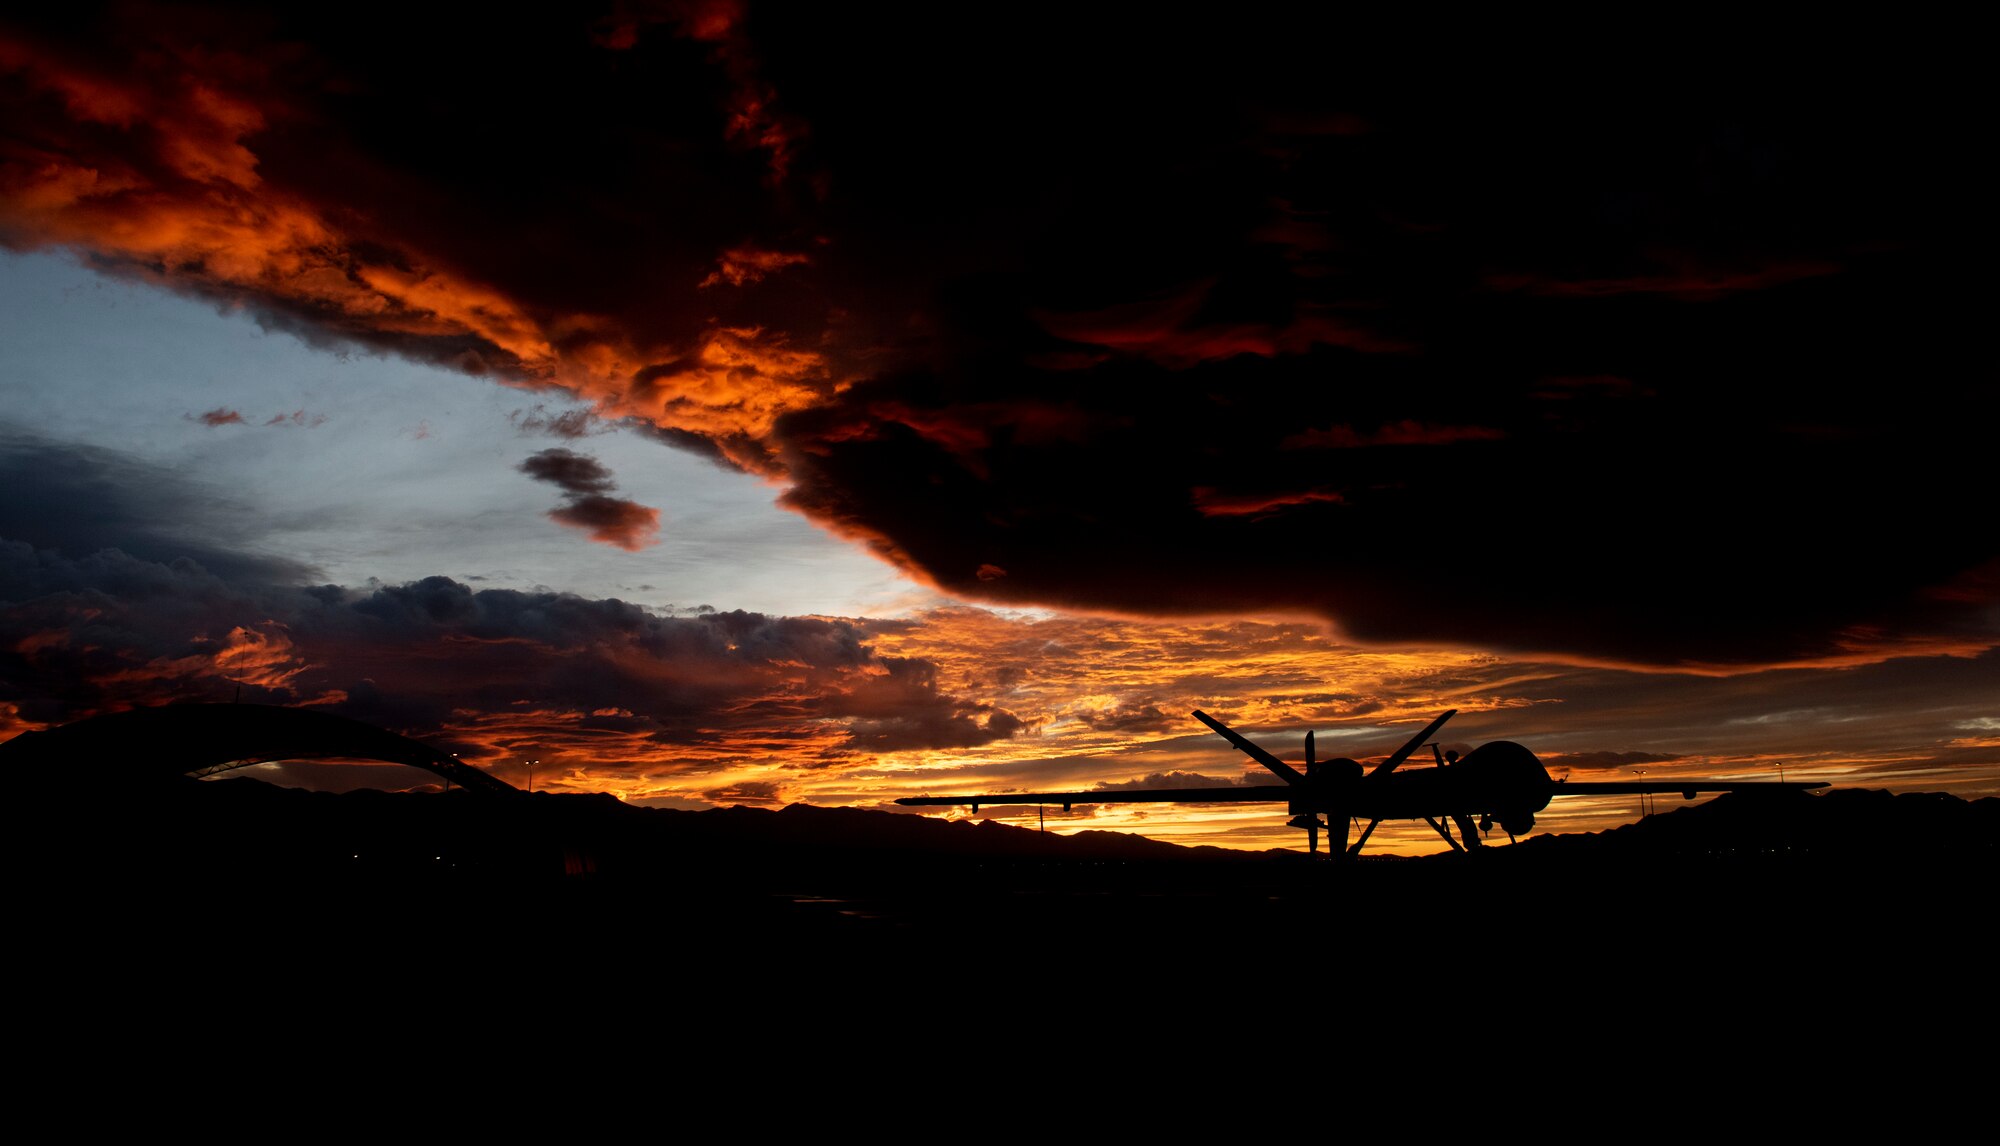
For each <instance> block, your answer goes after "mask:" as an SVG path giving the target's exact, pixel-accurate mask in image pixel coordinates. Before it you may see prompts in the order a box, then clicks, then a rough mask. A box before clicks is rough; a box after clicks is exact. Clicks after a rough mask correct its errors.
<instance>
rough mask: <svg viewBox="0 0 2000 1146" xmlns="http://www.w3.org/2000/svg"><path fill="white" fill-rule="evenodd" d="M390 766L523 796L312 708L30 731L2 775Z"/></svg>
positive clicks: (264, 708)
mask: <svg viewBox="0 0 2000 1146" xmlns="http://www.w3.org/2000/svg"><path fill="white" fill-rule="evenodd" d="M329 759H340V760H383V761H387V762H390V763H394V764H407V765H409V766H410V767H412V768H421V769H423V770H424V771H426V772H429V773H431V774H433V775H435V776H438V777H440V778H442V779H444V780H446V781H449V782H450V783H453V784H457V785H459V786H460V787H463V788H464V789H466V790H467V791H469V792H485V793H502V792H518V791H520V789H519V788H516V787H514V786H513V785H512V784H509V783H507V782H506V781H505V780H502V779H499V778H498V777H496V776H492V775H489V774H487V773H485V772H482V771H480V770H479V769H477V768H474V767H473V766H472V765H470V764H466V763H464V762H462V761H460V760H458V759H457V758H456V757H453V756H450V755H447V754H446V753H443V752H439V751H437V750H436V749H434V748H431V747H429V746H427V745H424V744H421V743H419V742H417V741H415V740H412V739H410V738H409V737H407V736H398V735H397V734H395V733H393V732H389V731H387V730H385V729H381V728H377V727H375V726H374V725H372V724H364V723H362V722H361V721H358V720H350V719H348V718H347V717H344V716H335V715H333V714H332V713H330V712H317V711H314V710H312V709H306V708H280V707H277V706H275V705H268V704H170V705H163V706H160V707H157V708H135V709H132V710H131V711H129V712H113V713H107V714H105V715H103V716H93V717H89V718H87V719H84V720H79V721H76V722H74V723H72V724H65V725H62V726H61V727H59V728H50V729H46V730H44V731H41V732H24V733H22V734H21V735H19V736H16V737H14V738H13V739H12V740H9V741H7V742H5V743H4V744H0V775H5V776H6V777H7V778H8V779H9V780H11V781H14V782H17V783H18V782H22V781H32V780H37V779H39V780H43V781H45V782H46V781H49V780H59V779H60V778H61V773H62V771H63V770H64V769H67V768H69V767H71V766H73V765H75V764H78V763H83V762H87V763H88V764H89V765H90V767H91V768H92V770H93V771H94V772H95V773H96V774H97V775H99V776H102V775H104V774H105V773H106V772H109V773H110V774H112V775H114V776H119V777H121V778H122V779H124V780H126V781H128V782H131V783H145V782H148V781H154V780H164V779H171V778H174V777H180V776H197V777H198V776H208V775H212V774H214V773H217V772H226V771H228V770H230V769H232V768H242V767H246V766H248V765H251V764H262V763H266V762H268V761H272V760H329Z"/></svg>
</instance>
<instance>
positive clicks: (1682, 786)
mask: <svg viewBox="0 0 2000 1146" xmlns="http://www.w3.org/2000/svg"><path fill="white" fill-rule="evenodd" d="M1828 786H1829V785H1828V784H1827V783H1826V782H1825V781H1813V782H1810V783H1792V782H1790V781H1785V782H1780V781H1777V780H1738V781H1733V782H1727V781H1726V782H1717V781H1714V780H1682V781H1678V782H1676V781H1673V780H1582V781H1572V780H1562V781H1558V782H1557V783H1556V785H1555V787H1553V788H1551V789H1549V792H1550V794H1551V795H1556V796H1640V795H1655V794H1661V793H1669V794H1670V793H1674V792H1679V793H1680V794H1681V798H1682V799H1686V800H1692V799H1694V798H1695V796H1696V795H1698V794H1700V793H1702V792H1753V791H1762V792H1778V791H1787V790H1796V791H1804V790H1806V789H1808V788H1825V787H1828Z"/></svg>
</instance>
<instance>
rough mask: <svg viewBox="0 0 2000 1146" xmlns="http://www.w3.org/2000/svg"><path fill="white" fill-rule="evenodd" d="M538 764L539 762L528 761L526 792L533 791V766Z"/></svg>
mask: <svg viewBox="0 0 2000 1146" xmlns="http://www.w3.org/2000/svg"><path fill="white" fill-rule="evenodd" d="M540 763H541V761H540V760H530V761H528V791H530V792H533V791H534V790H535V765H537V764H540Z"/></svg>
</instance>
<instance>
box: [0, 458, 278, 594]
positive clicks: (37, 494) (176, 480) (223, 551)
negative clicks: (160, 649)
mask: <svg viewBox="0 0 2000 1146" xmlns="http://www.w3.org/2000/svg"><path fill="white" fill-rule="evenodd" d="M0 489H4V490H6V496H4V497H0V538H7V539H12V540H15V541H20V542H25V543H27V544H29V545H31V546H33V547H34V548H37V549H46V550H53V551H56V552H58V553H61V554H63V555H65V556H66V557H69V558H72V559H81V558H86V557H89V556H90V555H92V554H94V553H96V552H97V551H98V550H101V549H117V550H120V551H121V552H122V553H124V554H129V555H131V556H135V557H139V558H144V559H148V560H152V561H157V562H162V563H173V562H176V561H189V562H193V563H195V564H196V565H198V566H200V567H201V569H202V570H204V571H206V572H209V573H213V574H216V575H219V576H222V577H225V578H231V579H254V580H304V579H306V578H307V577H309V576H310V575H311V569H310V567H309V566H306V565H304V564H302V563H299V562H296V561H290V560H286V559H283V558H278V557H272V556H267V555H263V554H260V553H258V552H257V551H256V546H255V543H254V539H253V538H252V537H251V536H250V534H249V532H248V524H247V523H248V522H249V521H250V520H251V519H252V517H253V515H251V514H249V513H248V512H246V511H245V508H244V507H243V506H241V505H238V504H237V503H236V502H235V501H234V500H233V499H232V498H230V497H229V496H228V495H227V494H225V493H223V492H221V491H218V490H215V489H211V488H208V487H206V486H203V485H202V484H200V483H199V482H196V481H193V480H191V479H189V478H187V477H186V476H184V475H183V474H181V473H179V472H177V471H175V470H172V469H168V468H165V467H161V466H158V465H152V464H148V463H144V462H139V461H136V460H134V459H132V458H129V457H126V456H125V455H122V454H118V453H115V452H113V451H110V450H102V449H96V448H93V447H90V446H80V445H75V444H69V443H58V442H52V441H49V440H47V439H45V438H42V437H39V436H36V435H34V434H30V433H27V432H26V431H23V430H20V429H18V428H15V427H10V426H8V425H6V424H5V423H0Z"/></svg>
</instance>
